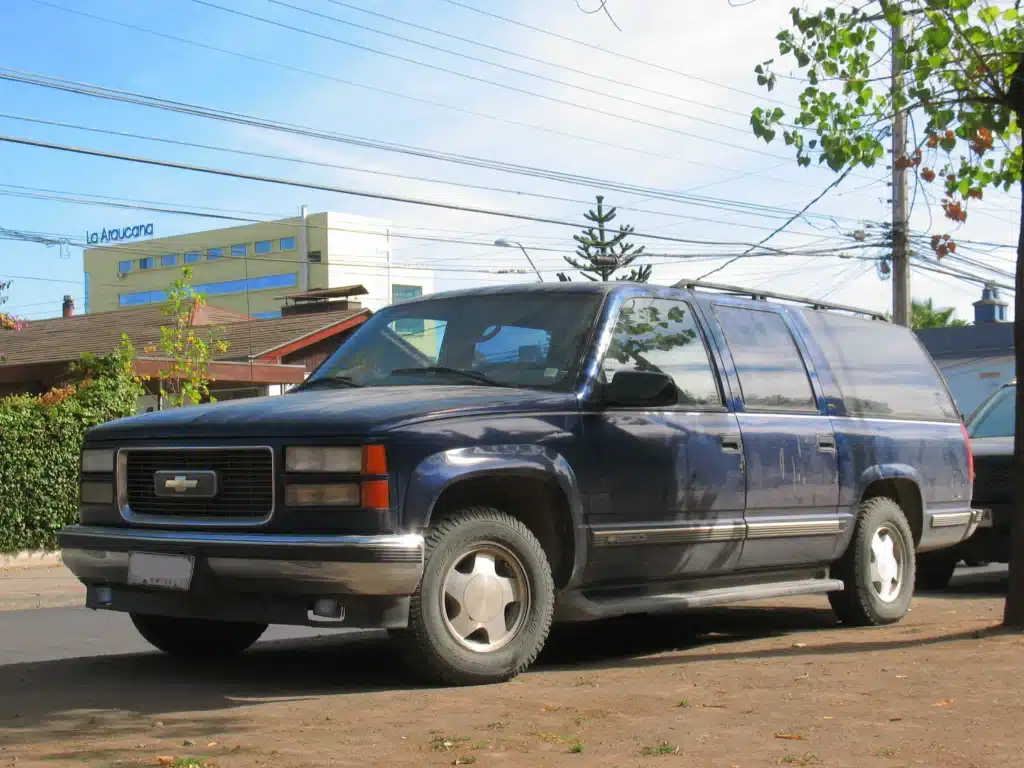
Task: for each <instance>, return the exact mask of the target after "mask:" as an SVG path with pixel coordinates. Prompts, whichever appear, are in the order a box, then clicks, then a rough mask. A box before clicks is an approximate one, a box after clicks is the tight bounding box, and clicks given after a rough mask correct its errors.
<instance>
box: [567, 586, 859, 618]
mask: <svg viewBox="0 0 1024 768" xmlns="http://www.w3.org/2000/svg"><path fill="white" fill-rule="evenodd" d="M843 586H844V585H843V582H841V581H839V580H838V579H801V580H799V581H780V582H776V583H774V584H748V585H742V586H731V587H719V588H717V589H706V590H701V591H695V592H676V593H671V592H669V593H664V594H654V595H630V596H623V595H616V594H605V595H602V594H599V593H598V594H595V593H593V592H591V593H589V594H588V593H586V592H579V591H572V592H563V593H562V594H561V595H559V601H558V613H557V618H558V619H559V620H561V621H592V620H595V619H608V618H613V617H615V616H626V615H628V614H635V613H669V612H673V611H685V610H690V609H694V608H709V607H712V606H718V605H729V604H732V603H741V602H746V601H749V600H765V599H768V598H776V597H795V596H798V595H824V594H827V593H829V592H841V591H842V590H843Z"/></svg>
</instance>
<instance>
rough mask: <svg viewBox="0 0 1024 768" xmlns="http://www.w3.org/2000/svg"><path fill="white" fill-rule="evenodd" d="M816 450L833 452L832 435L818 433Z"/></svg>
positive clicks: (833, 439)
mask: <svg viewBox="0 0 1024 768" xmlns="http://www.w3.org/2000/svg"><path fill="white" fill-rule="evenodd" d="M818 450H819V451H822V452H824V453H835V452H836V439H835V438H834V437H833V436H832V435H818Z"/></svg>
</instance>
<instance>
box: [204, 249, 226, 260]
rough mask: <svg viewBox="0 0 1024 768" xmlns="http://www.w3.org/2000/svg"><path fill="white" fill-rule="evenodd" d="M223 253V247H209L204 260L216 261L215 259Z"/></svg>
mask: <svg viewBox="0 0 1024 768" xmlns="http://www.w3.org/2000/svg"><path fill="white" fill-rule="evenodd" d="M223 255H224V249H223V248H210V249H209V250H208V251H207V252H206V260H207V261H216V260H217V259H219V258H220V257H221V256H223Z"/></svg>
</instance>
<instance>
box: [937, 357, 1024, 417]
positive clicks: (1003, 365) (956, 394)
mask: <svg viewBox="0 0 1024 768" xmlns="http://www.w3.org/2000/svg"><path fill="white" fill-rule="evenodd" d="M936 362H937V363H938V366H939V370H940V371H941V372H942V375H943V376H944V377H945V379H946V384H947V385H948V386H949V390H950V392H952V393H953V399H954V400H956V404H957V407H958V408H959V409H960V412H961V413H963V414H964V415H965V416H969V415H970V414H971V411H973V410H974V409H975V408H977V407H978V405H980V404H981V402H982V400H984V399H985V398H986V397H988V396H989V395H990V394H991V393H992V392H995V391H996V390H997V389H999V387H1001V386H1002V385H1003V384H1006V383H1007V382H1008V381H1010V380H1011V379H1012V378H1013V376H1014V359H1013V356H1012V355H1006V356H1003V357H988V358H982V359H980V360H977V359H975V360H942V361H936Z"/></svg>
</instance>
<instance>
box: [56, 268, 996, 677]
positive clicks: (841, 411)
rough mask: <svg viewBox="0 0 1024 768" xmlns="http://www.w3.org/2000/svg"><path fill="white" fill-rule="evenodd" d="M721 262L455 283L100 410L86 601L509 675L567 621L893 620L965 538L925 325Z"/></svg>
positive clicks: (189, 625) (189, 623) (78, 555)
mask: <svg viewBox="0 0 1024 768" xmlns="http://www.w3.org/2000/svg"><path fill="white" fill-rule="evenodd" d="M767 296H768V295H767V294H764V293H763V292H756V293H755V294H753V295H752V294H751V293H750V292H749V291H747V292H744V291H742V290H741V289H734V288H730V287H728V286H717V285H708V284H702V285H682V284H681V285H679V286H676V287H674V288H663V287H656V286H650V285H639V284H634V283H595V284H589V285H587V284H557V285H534V286H526V287H523V286H516V287H502V288H492V289H487V290H471V291H465V292H457V293H450V294H440V295H435V296H431V297H425V298H421V299H416V300H412V301H408V302H405V303H402V304H398V305H394V306H391V307H388V308H386V309H384V310H382V311H381V312H378V313H377V314H376V315H374V316H373V317H372V318H371V319H370V320H369V321H368V322H366V323H365V325H364V326H363V327H362V328H361V329H360V330H359V331H358V332H357V333H356V334H355V335H354V336H353V337H352V338H351V339H350V340H349V341H348V342H347V343H346V344H345V345H344V346H342V347H341V348H340V349H339V350H338V351H337V352H336V353H335V354H334V355H333V356H331V357H330V358H328V359H327V360H326V361H325V362H324V363H323V364H322V365H321V367H320V368H319V369H317V370H316V371H315V372H314V373H313V374H312V375H311V376H310V377H309V378H308V380H307V381H306V382H305V383H304V384H303V385H301V386H300V387H298V388H297V389H296V390H295V391H293V392H290V393H288V394H286V395H283V396H280V397H272V398H262V399H253V400H240V401H234V402H229V403H223V404H217V405H204V406H197V407H192V408H185V409H180V410H173V411H165V412H162V413H152V414H146V415H143V416H138V417H134V418H130V419H125V420H121V421H116V422H112V423H109V424H105V425H102V426H99V427H97V428H95V429H93V430H91V431H90V432H89V434H88V435H87V438H86V443H85V446H84V450H83V453H82V488H81V499H82V501H81V507H80V518H81V520H80V524H78V525H71V526H68V527H67V528H65V529H64V531H63V532H62V533H61V534H60V543H61V545H62V547H63V550H64V561H65V563H66V564H67V565H68V567H70V568H71V570H72V571H74V572H75V573H76V574H77V575H78V577H79V578H80V579H81V580H82V581H83V582H84V583H85V584H86V585H87V587H88V590H87V605H88V606H89V607H91V608H97V609H109V610H116V611H126V612H128V613H129V614H131V617H132V620H133V622H134V623H135V625H136V627H137V628H138V629H139V631H140V632H141V633H142V635H143V636H144V637H145V638H146V639H147V640H149V641H150V642H151V643H152V644H153V645H155V646H157V647H158V648H160V649H163V650H164V651H167V652H170V653H175V654H181V655H219V654H228V653H235V652H240V651H242V650H244V649H245V648H247V647H248V646H249V645H251V644H252V643H254V642H255V641H256V640H257V639H258V638H259V636H260V635H261V633H262V632H263V631H264V629H265V628H266V626H267V625H268V624H270V623H281V624H309V625H323V626H334V627H372V628H386V629H388V630H391V633H392V634H393V636H394V638H395V640H396V641H397V642H398V643H399V644H400V647H401V648H402V649H403V650H404V652H405V653H406V655H407V657H408V658H409V660H410V661H411V663H412V664H413V665H414V667H415V668H416V669H418V670H420V671H422V672H423V673H425V674H426V675H428V676H429V677H431V678H432V679H435V680H439V681H443V682H447V683H454V684H473V683H487V682H494V681H500V680H506V679H508V678H511V677H513V676H514V675H516V674H517V673H519V672H520V671H522V670H524V669H526V668H527V667H528V666H529V665H530V664H531V663H532V662H533V661H534V659H535V658H536V657H537V654H538V653H539V651H540V649H541V647H542V646H543V644H544V641H545V639H546V637H547V634H548V630H549V628H550V626H551V624H552V621H553V620H556V619H562V620H570V621H580V620H588V619H597V618H602V617H608V616H616V615H622V614H631V613H652V612H657V611H674V610H679V609H686V608H692V607H696V606H708V605H718V604H724V603H732V602H736V601H742V600H752V599H758V598H767V597H779V596H789V595H808V594H822V595H828V598H829V600H830V601H831V604H832V606H833V608H834V610H835V612H836V614H837V615H838V616H839V618H840V619H841V620H842V621H843V622H845V623H848V624H851V625H870V624H885V623H889V622H895V621H898V620H899V619H900V618H901V617H902V616H903V615H904V614H905V613H906V611H907V609H908V606H909V603H910V600H911V596H912V593H913V590H914V579H915V557H916V553H917V552H925V551H929V550H936V549H940V548H943V547H949V546H952V545H954V544H956V543H958V542H960V541H961V540H963V539H964V538H965V537H966V536H968V535H970V533H971V532H972V531H973V529H974V525H975V523H976V515H975V513H974V512H973V511H972V508H971V506H970V499H971V483H972V464H971V455H970V451H969V445H968V441H967V438H966V434H965V432H964V426H963V424H962V422H961V420H960V418H959V415H958V413H957V410H956V408H955V407H954V405H953V402H952V400H951V398H950V395H949V393H948V391H947V390H946V388H945V385H944V383H943V380H942V378H941V377H940V376H939V374H938V373H937V371H936V369H935V366H934V364H933V363H932V361H931V359H930V358H929V357H928V354H927V353H926V352H925V351H924V349H923V348H922V347H921V346H920V344H919V343H918V341H917V339H916V338H915V337H914V335H913V334H911V333H910V332H909V331H908V330H907V329H905V328H902V327H898V326H894V325H891V324H889V323H888V322H885V321H884V318H881V317H878V316H870V315H869V317H868V319H865V318H864V317H863V316H862V315H863V313H860V312H858V311H857V310H854V309H852V308H849V307H842V306H838V305H823V304H821V303H815V302H805V301H801V300H799V299H793V298H791V297H785V296H779V295H774V296H773V300H772V301H768V300H765V299H766V297H767Z"/></svg>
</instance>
